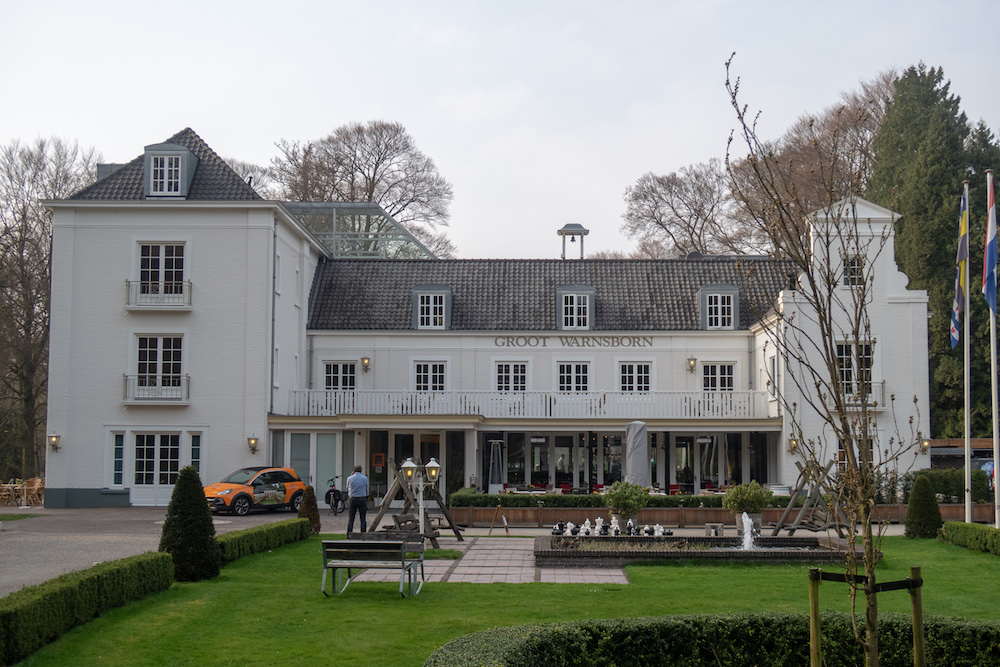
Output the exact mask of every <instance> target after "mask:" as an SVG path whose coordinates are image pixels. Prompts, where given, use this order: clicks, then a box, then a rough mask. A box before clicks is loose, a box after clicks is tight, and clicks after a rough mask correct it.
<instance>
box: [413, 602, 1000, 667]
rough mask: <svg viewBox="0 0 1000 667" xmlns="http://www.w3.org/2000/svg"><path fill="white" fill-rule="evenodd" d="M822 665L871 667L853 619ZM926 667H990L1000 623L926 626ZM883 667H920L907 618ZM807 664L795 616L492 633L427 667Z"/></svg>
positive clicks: (839, 628)
mask: <svg viewBox="0 0 1000 667" xmlns="http://www.w3.org/2000/svg"><path fill="white" fill-rule="evenodd" d="M821 626H822V633H823V664H824V665H826V666H827V667H853V666H854V665H860V664H864V654H863V652H862V650H861V647H860V646H859V645H858V644H857V642H856V641H855V640H854V634H853V631H852V630H851V618H850V616H849V615H848V614H841V613H834V612H827V613H824V614H823V615H822V619H821ZM924 637H925V652H926V656H927V662H928V664H942V665H944V664H947V665H963V666H964V665H969V666H972V665H993V664H995V661H996V655H997V651H1000V623H997V622H993V621H991V622H984V621H961V620H953V619H946V618H934V617H926V618H925V620H924ZM879 646H880V651H879V655H880V658H881V664H882V665H883V667H897V666H898V667H904V666H905V667H909V666H910V665H912V664H913V649H912V634H911V629H910V617H909V616H908V615H905V614H884V615H882V616H880V617H879ZM716 664H719V665H756V666H757V667H792V666H794V667H800V666H801V665H807V664H809V618H808V616H804V615H796V614H774V613H764V614H736V615H724V616H713V615H707V614H702V615H693V616H661V617H656V618H631V619H609V620H596V621H579V622H568V623H555V624H551V625H521V626H513V627H506V628H494V629H492V630H486V631H483V632H477V633H474V634H471V635H466V636H465V637H459V638H458V639H456V640H454V641H451V642H449V643H447V644H445V645H444V646H442V647H441V648H439V649H438V650H437V651H435V652H434V653H432V654H431V656H430V657H429V658H428V659H427V661H426V662H425V663H424V665H425V667H459V666H461V667H468V666H470V665H476V666H479V667H546V666H549V665H551V666H553V667H554V666H555V665H559V666H567V667H569V666H572V667H589V666H591V665H593V666H598V665H601V666H604V665H660V666H662V667H681V666H683V667H695V666H699V667H700V666H701V665H716Z"/></svg>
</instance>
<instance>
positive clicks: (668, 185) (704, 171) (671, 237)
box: [622, 158, 747, 255]
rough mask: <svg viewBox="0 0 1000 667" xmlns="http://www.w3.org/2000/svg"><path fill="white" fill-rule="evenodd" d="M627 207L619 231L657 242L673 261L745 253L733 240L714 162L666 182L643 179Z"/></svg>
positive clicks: (720, 177) (630, 189)
mask: <svg viewBox="0 0 1000 667" xmlns="http://www.w3.org/2000/svg"><path fill="white" fill-rule="evenodd" d="M625 203H626V204H627V209H626V211H625V214H624V215H623V216H622V218H623V219H624V220H625V224H623V225H622V231H623V232H625V234H626V236H628V237H629V238H638V239H639V240H640V241H641V242H642V241H651V240H656V241H659V242H661V243H663V244H664V245H666V246H667V248H668V249H669V251H670V252H671V253H673V254H675V255H686V254H687V253H690V252H700V253H705V254H709V253H716V252H722V251H735V252H740V251H743V250H746V249H747V247H746V244H745V243H744V241H745V240H746V239H742V238H740V237H738V236H737V235H736V234H734V232H735V230H734V229H733V226H732V224H731V222H732V219H733V216H732V212H731V199H730V197H729V190H728V187H727V183H726V177H725V173H724V172H723V170H722V162H721V161H720V160H718V159H717V158H713V159H711V160H709V161H708V162H705V163H701V164H695V165H690V166H688V167H683V168H682V169H681V170H680V171H677V172H673V173H671V174H667V175H666V176H660V175H657V174H654V173H652V172H648V173H646V174H643V175H642V176H640V177H639V180H638V181H636V183H635V185H630V186H629V187H628V188H626V189H625Z"/></svg>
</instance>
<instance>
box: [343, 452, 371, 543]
mask: <svg viewBox="0 0 1000 667" xmlns="http://www.w3.org/2000/svg"><path fill="white" fill-rule="evenodd" d="M347 495H348V497H349V500H348V503H349V505H348V506H349V508H350V514H348V518H347V534H348V535H350V534H351V533H353V532H354V515H355V514H356V513H358V512H361V532H362V533H364V532H365V531H366V530H367V529H368V520H367V519H366V518H365V515H366V514H367V513H368V478H367V477H365V476H364V475H362V474H361V466H354V474H353V475H351V476H350V477H348V478H347Z"/></svg>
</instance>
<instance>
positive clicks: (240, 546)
mask: <svg viewBox="0 0 1000 667" xmlns="http://www.w3.org/2000/svg"><path fill="white" fill-rule="evenodd" d="M309 531H310V527H309V519H287V520H285V521H275V522H274V523H268V524H264V525H263V526H254V527H253V528H247V529H245V530H234V531H232V532H230V533H225V534H223V535H219V536H218V537H216V538H215V539H216V540H218V542H219V548H221V549H222V565H223V567H225V566H226V565H228V564H229V563H232V562H233V561H234V560H237V559H239V558H242V557H243V556H249V555H250V554H259V553H261V552H263V551H270V550H271V549H274V548H276V547H280V546H282V545H283V544H290V543H292V542H298V541H299V540H304V539H306V538H308V537H309Z"/></svg>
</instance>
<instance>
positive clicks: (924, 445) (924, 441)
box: [57, 436, 931, 454]
mask: <svg viewBox="0 0 1000 667" xmlns="http://www.w3.org/2000/svg"><path fill="white" fill-rule="evenodd" d="M57 437H58V436H57ZM918 451H919V452H920V453H921V454H927V453H928V452H930V451H931V441H930V440H929V439H928V438H921V439H920V447H919V448H918Z"/></svg>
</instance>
